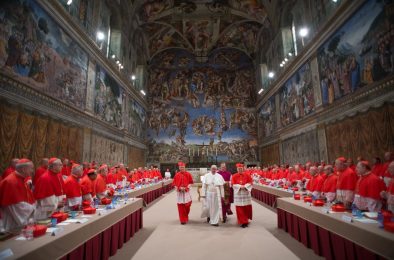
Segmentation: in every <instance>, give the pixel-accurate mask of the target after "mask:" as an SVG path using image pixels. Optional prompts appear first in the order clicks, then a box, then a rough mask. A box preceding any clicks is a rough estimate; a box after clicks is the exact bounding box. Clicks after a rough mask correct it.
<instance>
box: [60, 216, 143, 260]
mask: <svg viewBox="0 0 394 260" xmlns="http://www.w3.org/2000/svg"><path fill="white" fill-rule="evenodd" d="M142 226H143V221H142V209H139V210H137V211H135V212H134V213H132V214H131V215H129V216H127V217H126V218H124V219H122V220H121V221H119V222H118V223H116V224H114V225H113V226H111V227H109V228H108V229H106V230H104V231H103V232H101V233H99V234H97V235H96V236H94V237H92V238H91V239H90V240H88V241H86V242H85V243H84V244H82V245H80V246H79V247H77V248H76V249H74V250H73V251H71V252H70V253H68V254H67V255H65V256H64V257H62V258H61V259H62V260H74V259H92V260H95V259H108V258H109V257H110V256H113V255H115V254H116V251H117V250H118V249H120V248H122V246H123V243H126V242H127V241H129V240H130V238H131V237H133V236H134V234H135V233H136V232H138V230H140V229H141V228H142Z"/></svg>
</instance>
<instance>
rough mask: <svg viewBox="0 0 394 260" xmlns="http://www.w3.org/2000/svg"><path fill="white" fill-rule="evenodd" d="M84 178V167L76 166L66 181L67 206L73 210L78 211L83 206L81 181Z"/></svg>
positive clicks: (72, 168)
mask: <svg viewBox="0 0 394 260" xmlns="http://www.w3.org/2000/svg"><path fill="white" fill-rule="evenodd" d="M82 176H83V166H82V165H79V164H74V165H73V166H72V167H71V175H70V176H68V177H67V179H66V180H65V181H64V193H65V194H66V199H67V205H68V207H69V208H70V209H72V210H78V209H79V207H80V206H81V205H82V189H81V185H80V184H79V180H80V179H81V177H82Z"/></svg>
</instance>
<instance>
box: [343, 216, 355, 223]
mask: <svg viewBox="0 0 394 260" xmlns="http://www.w3.org/2000/svg"><path fill="white" fill-rule="evenodd" d="M342 220H343V221H345V222H348V223H351V222H352V221H353V217H352V216H346V215H343V216H342Z"/></svg>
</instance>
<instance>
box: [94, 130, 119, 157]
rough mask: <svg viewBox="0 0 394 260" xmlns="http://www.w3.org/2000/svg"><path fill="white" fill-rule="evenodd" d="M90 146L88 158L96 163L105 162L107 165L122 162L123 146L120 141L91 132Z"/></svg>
mask: <svg viewBox="0 0 394 260" xmlns="http://www.w3.org/2000/svg"><path fill="white" fill-rule="evenodd" d="M91 147H92V148H91V151H90V159H91V161H95V162H96V163H97V164H100V163H107V164H109V165H116V164H118V163H121V162H124V148H125V146H124V145H123V144H121V143H118V142H115V141H112V140H110V139H107V138H105V137H102V136H101V135H97V134H95V133H93V134H92V143H91Z"/></svg>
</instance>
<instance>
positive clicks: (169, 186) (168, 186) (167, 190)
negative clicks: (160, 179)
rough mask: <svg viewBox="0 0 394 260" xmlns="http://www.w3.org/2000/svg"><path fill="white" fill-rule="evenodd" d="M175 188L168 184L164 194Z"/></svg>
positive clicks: (164, 188)
mask: <svg viewBox="0 0 394 260" xmlns="http://www.w3.org/2000/svg"><path fill="white" fill-rule="evenodd" d="M173 188H174V187H173V186H172V184H167V185H166V186H164V187H163V194H164V193H167V192H170V191H171V190H172V189H173Z"/></svg>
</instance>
